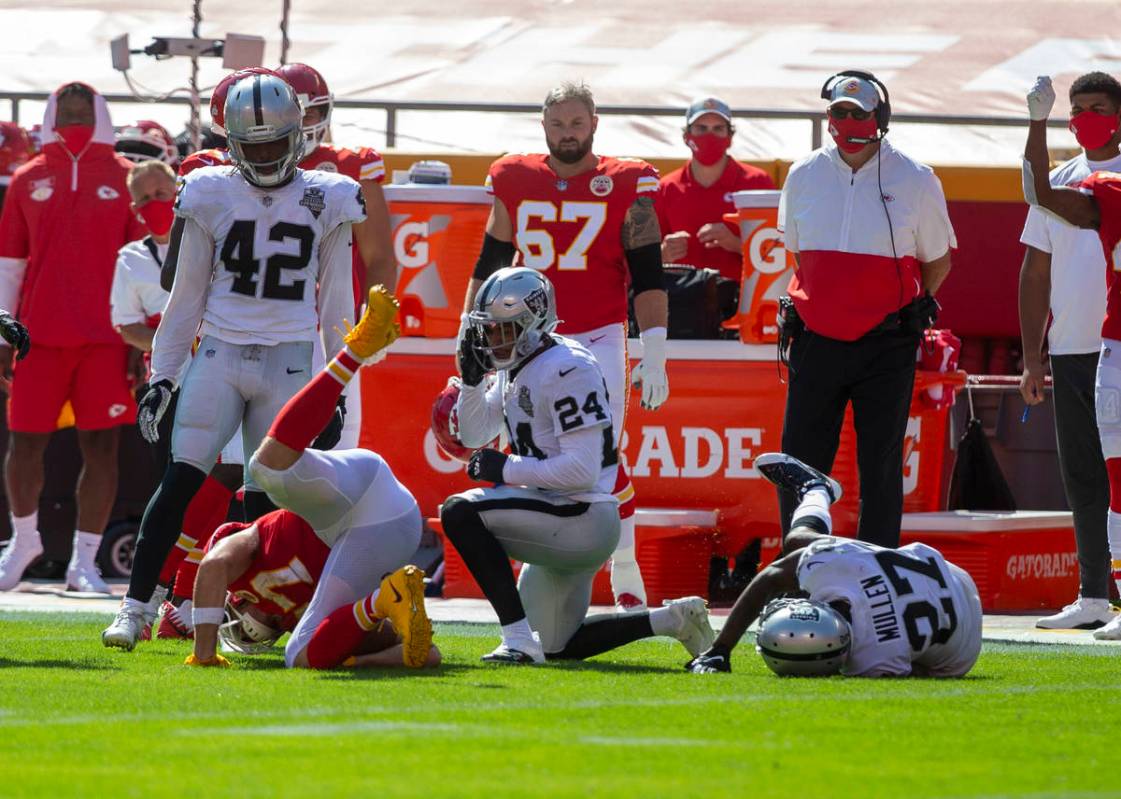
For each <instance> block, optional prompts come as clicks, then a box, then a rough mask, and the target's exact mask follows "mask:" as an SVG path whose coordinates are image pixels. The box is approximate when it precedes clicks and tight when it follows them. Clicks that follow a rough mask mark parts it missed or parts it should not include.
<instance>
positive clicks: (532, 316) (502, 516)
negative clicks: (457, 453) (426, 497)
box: [440, 268, 713, 664]
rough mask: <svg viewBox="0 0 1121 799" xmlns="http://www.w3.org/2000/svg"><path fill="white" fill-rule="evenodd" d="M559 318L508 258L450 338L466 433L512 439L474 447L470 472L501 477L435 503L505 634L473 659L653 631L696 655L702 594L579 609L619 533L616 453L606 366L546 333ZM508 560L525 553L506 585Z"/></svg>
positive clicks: (575, 647)
mask: <svg viewBox="0 0 1121 799" xmlns="http://www.w3.org/2000/svg"><path fill="white" fill-rule="evenodd" d="M556 325H557V313H556V303H555V301H554V297H553V286H552V284H551V283H550V282H549V280H548V278H546V277H545V276H544V275H542V274H541V273H540V272H537V271H536V270H533V269H527V268H505V269H499V270H498V271H497V272H495V273H494V274H492V275H491V276H490V277H489V278H487V279H486V281H485V282H484V283H483V284H482V286H481V287H480V288H479V291H478V294H477V295H476V298H475V303H474V310H473V311H472V312H471V313H470V314H469V323H468V325H467V326H466V328H465V330H464V333H463V334H462V335H461V336H460V341H459V356H458V357H459V367H460V373H461V375H462V376H463V386H462V392H461V394H460V396H459V400H458V406H457V413H458V417H459V433H460V436H461V438H462V440H463V443H464V444H465V445H467V446H468V447H480V446H483V445H484V444H485V443H486V442H488V441H492V440H493V439H494V438H495V437H496V436H497V435H498V434H499V431H500V429H501V428H502V426H503V424H505V426H506V430H507V431H508V433H509V436H510V442H511V448H512V449H513V451H514V454H513V455H509V456H508V455H506V454H505V453H502V452H499V451H498V450H494V449H480V450H478V451H477V452H475V453H474V455H472V456H471V461H470V462H469V463H468V466H467V474H468V475H469V476H470V477H471V478H472V479H474V480H478V481H480V482H488V483H506V484H507V485H501V486H498V487H494V488H476V489H472V490H471V491H466V492H464V493H462V494H456V495H454V496H451V497H449V498H448V499H447V501H446V502H444V505H443V508H442V509H441V512H440V519H441V521H442V522H443V525H444V533H445V534H446V535H447V537H448V539H449V540H450V541H451V542H452V543H453V544H454V545H455V548H456V549H457V550H459V553H460V555H461V556H462V557H463V560H464V562H465V563H466V564H467V567H468V568H469V569H470V570H471V574H472V575H473V576H474V578H475V580H476V581H477V582H478V583H479V586H480V587H481V588H482V589H483V593H484V594H485V595H486V597H487V599H488V600H489V601H490V603H491V605H492V606H493V607H494V609H495V611H496V612H497V614H498V619H499V621H500V622H501V624H502V643H501V644H500V645H499V647H498V648H497V649H495V650H494V652H492V653H491V654H489V655H487V656H485V657H484V658H483V660H485V661H490V662H498V663H515V664H521V663H541V662H543V661H544V660H545V659H546V658H556V659H562V658H563V659H581V658H587V657H591V656H592V655H597V654H599V653H601V652H606V651H608V650H610V649H615V648H616V647H619V646H622V645H623V644H627V643H630V642H631V641H637V640H639V639H641V638H649V637H650V636H654V635H668V636H672V637H674V638H677V639H678V640H679V641H681V643H682V644H684V645H685V648H686V649H688V650H689V651H690V653H691V654H693V655H696V654H697V653H699V652H700V651H701V650H702V649H704V647H706V646H708V644H709V643H711V641H712V638H713V633H712V628H711V627H710V626H709V623H708V612H707V611H706V610H705V603H704V600H703V599H701V598H700V597H688V598H685V599H677V600H674V601H673V602H671V603H669V604H668V606H667V607H663V608H658V609H656V610H653V611H648V612H647V611H643V612H639V613H630V614H622V615H605V616H599V617H591V618H585V615H586V614H587V612H588V605H589V604H590V602H591V596H592V579H593V578H594V577H595V574H596V572H597V571H598V570H599V569H600V567H602V566H603V564H604V562H605V561H606V560H607V559H608V558H609V557H611V553H612V552H613V551H614V550H615V546H616V544H617V543H618V541H619V514H618V510H617V507H616V500H615V498H614V497H613V496H612V487H613V486H614V484H615V475H616V471H617V464H618V462H619V454H618V451H617V450H616V448H615V435H614V431H613V429H612V425H613V422H614V420H613V419H612V416H611V405H610V404H609V402H608V398H607V396H606V389H605V387H604V380H603V373H602V372H601V371H600V367H599V365H598V364H597V363H596V360H595V358H594V357H593V356H592V354H591V353H590V352H589V351H588V350H587V349H585V348H584V347H583V346H581V345H580V344H578V343H577V342H575V341H573V340H572V339H568V338H565V337H563V336H559V335H555V334H554V333H553V329H554V328H555V327H556ZM495 370H497V372H498V374H497V375H496V376H495V377H494V378H492V379H489V380H487V379H484V378H486V376H487V373H489V372H492V371H495ZM510 558H514V559H516V560H520V561H522V563H524V565H523V566H522V571H521V576H520V578H519V581H518V582H517V583H516V584H515V582H514V573H513V571H512V569H511V568H510Z"/></svg>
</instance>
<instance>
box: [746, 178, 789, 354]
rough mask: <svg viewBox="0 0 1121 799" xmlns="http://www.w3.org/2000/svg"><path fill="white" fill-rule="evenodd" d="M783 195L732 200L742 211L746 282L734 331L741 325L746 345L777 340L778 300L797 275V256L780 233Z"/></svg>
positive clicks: (759, 193)
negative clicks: (791, 251) (780, 212)
mask: <svg viewBox="0 0 1121 799" xmlns="http://www.w3.org/2000/svg"><path fill="white" fill-rule="evenodd" d="M781 195H782V192H780V191H773V190H767V191H737V192H736V193H735V194H733V195H732V200H733V201H734V202H735V204H736V208H737V210H738V211H739V223H740V238H741V239H742V240H743V281H742V282H741V284H740V306H739V310H738V311H737V313H736V317H735V319H734V320H733V322H732V325H731V326H732V327H735V326H737V325H738V327H739V330H740V339H741V340H742V341H743V342H744V343H746V344H768V343H773V342H775V341H776V340H777V339H778V325H777V324H776V323H775V316H776V315H777V313H778V299H779V297H781V296H782V295H783V294H785V293H786V287H787V286H788V285H789V284H790V278H791V277H792V276H793V274H794V266H795V262H794V256H793V255H791V254H788V253H787V252H786V248H785V247H783V246H782V237H781V236H780V235H779V232H778V200H779V197H780V196H781Z"/></svg>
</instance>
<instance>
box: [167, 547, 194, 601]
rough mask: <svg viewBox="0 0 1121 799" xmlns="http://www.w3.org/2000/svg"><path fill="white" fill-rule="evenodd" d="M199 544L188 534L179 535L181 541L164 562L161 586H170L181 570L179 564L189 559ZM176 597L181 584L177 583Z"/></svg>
mask: <svg viewBox="0 0 1121 799" xmlns="http://www.w3.org/2000/svg"><path fill="white" fill-rule="evenodd" d="M196 543H198V542H197V541H195V539H193V538H191V537H190V536H189V535H187V534H186V533H180V534H179V540H178V541H176V542H175V546H173V547H172V548H171V552H169V553H167V560H165V561H164V562H163V568H162V569H160V578H159V581H160V584H161V585H168V584H169V583H170V582H171V578H172V577H174V576H175V573H176V571H177V570H178V569H179V564H181V563H182V562H183V559H184V558H185V557H187V553H188V552H190V551H191V550H192V549H193V548H194V546H195V544H196ZM175 587H176V596H178V588H179V584H178V583H176V586H175Z"/></svg>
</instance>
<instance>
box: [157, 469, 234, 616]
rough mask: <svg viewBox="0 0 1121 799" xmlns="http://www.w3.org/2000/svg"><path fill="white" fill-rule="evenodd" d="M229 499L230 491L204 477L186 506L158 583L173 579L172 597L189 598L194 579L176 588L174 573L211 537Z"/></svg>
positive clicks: (227, 506) (223, 515) (228, 503)
mask: <svg viewBox="0 0 1121 799" xmlns="http://www.w3.org/2000/svg"><path fill="white" fill-rule="evenodd" d="M233 495H234V492H233V491H231V490H230V489H228V488H226V487H225V486H224V485H222V484H221V483H219V482H218V481H217V480H215V479H214V478H213V477H207V478H206V480H204V481H203V483H202V486H201V487H200V488H199V490H198V492H197V493H196V494H195V496H194V497H193V498H192V499H191V504H190V505H188V506H187V512H186V513H185V514H184V515H183V532H182V533H181V534H180V535H179V540H178V541H177V542H176V544H175V547H174V548H173V549H172V550H171V554H170V555H168V556H167V560H166V561H164V564H163V570H162V571H161V572H160V582H161V583H164V584H165V585H166V584H167V583H168V582H169V581H170V580H171V578H172V577H176V580H175V595H176V596H185V597H190V596H191V595H192V594H193V592H194V590H195V580H194V575H193V574H192V575H191V579H190V582H189V583H187V584H183V585H180V583H179V578H178V577H177V576H176V573H177V571H178V570H179V567H180V566H181V565H182V564H183V561H184V558H186V557H187V556H188V554H189V553H190V552H191V551H192V550H197V551H199V552H201V551H202V549H203V547H205V546H206V542H207V541H209V540H210V536H212V535H214V530H215V529H216V528H217V527H218V525H220V524H221V523H222V522H224V521H225V520H226V514H227V513H228V512H229V508H230V499H231V498H232V497H233ZM196 569H197V566H196ZM181 589H183V590H186V591H187V593H186V594H184V593H183V592H182V590H181Z"/></svg>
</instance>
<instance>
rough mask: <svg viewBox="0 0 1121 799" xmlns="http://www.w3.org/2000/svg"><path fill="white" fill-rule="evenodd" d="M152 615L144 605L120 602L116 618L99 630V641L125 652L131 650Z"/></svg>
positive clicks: (148, 623)
mask: <svg viewBox="0 0 1121 799" xmlns="http://www.w3.org/2000/svg"><path fill="white" fill-rule="evenodd" d="M153 618H154V615H149V613H148V608H147V607H146V606H144V605H139V606H138V605H130V604H128V603H126V602H122V603H121V607H120V609H119V610H118V611H117V618H115V619H113V623H112V624H110V625H109V626H108V627H106V628H105V629H104V630H102V632H101V643H102V644H103V645H105V646H107V647H116V648H118V649H123V650H125V651H126V652H131V651H132V648H133V647H134V646H136V642H137V640H138V639H139V638H140V636H141V634H142V633H143V632H144V628H145V627H146V626H150V625H151V623H152V619H153Z"/></svg>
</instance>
